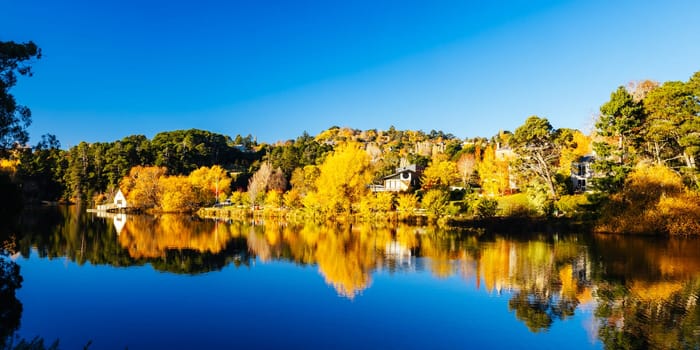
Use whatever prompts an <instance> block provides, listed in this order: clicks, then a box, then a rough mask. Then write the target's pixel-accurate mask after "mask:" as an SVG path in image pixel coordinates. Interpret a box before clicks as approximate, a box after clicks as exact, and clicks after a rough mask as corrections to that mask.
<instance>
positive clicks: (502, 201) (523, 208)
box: [497, 193, 536, 217]
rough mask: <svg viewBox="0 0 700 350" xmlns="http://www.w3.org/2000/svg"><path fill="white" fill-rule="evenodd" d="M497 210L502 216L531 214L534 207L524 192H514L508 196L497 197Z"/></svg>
mask: <svg viewBox="0 0 700 350" xmlns="http://www.w3.org/2000/svg"><path fill="white" fill-rule="evenodd" d="M497 201H498V211H499V212H500V213H501V215H503V216H511V217H518V216H524V217H527V216H533V215H534V214H535V212H536V208H534V207H533V206H532V203H531V202H530V199H529V198H528V195H527V194H526V193H516V194H512V195H509V196H502V197H499V198H498V199H497Z"/></svg>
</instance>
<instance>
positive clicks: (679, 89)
mask: <svg viewBox="0 0 700 350" xmlns="http://www.w3.org/2000/svg"><path fill="white" fill-rule="evenodd" d="M691 80H692V78H691ZM698 96H700V91H697V90H696V89H694V88H693V83H692V81H691V82H689V83H683V82H680V81H669V82H666V83H664V84H663V85H662V86H660V87H658V88H656V89H654V90H652V91H651V92H649V93H648V94H647V96H646V98H645V99H644V108H645V109H646V111H647V113H648V114H649V116H648V119H647V123H646V128H645V135H644V136H645V139H646V141H647V143H648V144H649V147H647V149H648V150H649V152H648V153H651V157H652V158H653V159H654V161H655V162H656V163H657V164H664V165H667V166H671V167H676V165H682V166H684V167H685V168H687V169H688V170H689V172H690V173H691V176H692V177H693V178H695V172H696V159H697V158H698V155H699V154H700V99H699V97H698ZM695 182H697V180H695Z"/></svg>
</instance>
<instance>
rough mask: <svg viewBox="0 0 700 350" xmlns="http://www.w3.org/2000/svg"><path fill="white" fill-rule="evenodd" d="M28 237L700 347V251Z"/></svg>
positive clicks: (461, 238) (426, 233) (50, 230)
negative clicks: (404, 278) (492, 300)
mask: <svg viewBox="0 0 700 350" xmlns="http://www.w3.org/2000/svg"><path fill="white" fill-rule="evenodd" d="M46 218H49V219H48V221H49V222H48V223H47V222H46V221H47V219H46ZM51 220H53V221H51ZM28 227H29V228H28V229H26V230H25V231H24V232H22V233H21V235H18V237H21V238H20V239H19V240H18V244H19V246H18V249H19V251H21V252H22V254H23V255H28V254H30V251H31V249H35V250H36V251H37V252H38V254H39V255H40V256H66V257H68V258H70V259H71V260H73V261H76V262H78V263H79V264H83V263H85V262H90V263H92V264H110V265H115V266H128V265H142V264H146V263H148V264H150V265H152V266H153V267H154V268H155V269H158V270H162V271H170V272H174V273H186V274H196V273H202V272H207V271H213V270H220V269H222V268H224V267H226V266H228V265H234V266H250V265H251V264H252V262H253V260H257V261H260V262H267V261H279V260H282V261H291V262H294V263H296V264H300V265H315V266H317V268H318V271H319V273H320V274H321V275H322V276H323V277H324V279H325V281H326V283H327V284H328V285H329V286H331V287H332V288H334V289H335V291H336V293H338V295H340V296H343V297H347V298H350V299H352V298H357V297H358V295H360V294H361V293H362V292H363V291H364V290H365V289H367V288H369V287H370V285H371V284H372V275H373V274H374V273H375V272H377V271H388V272H389V273H413V272H416V271H426V272H429V273H431V274H432V275H433V276H435V277H436V278H446V277H452V276H459V277H460V278H462V279H464V280H465V281H467V282H469V283H472V282H473V283H474V284H475V286H476V288H478V289H481V290H484V291H485V292H487V293H492V294H496V295H503V296H507V297H508V298H509V299H510V300H509V302H508V309H509V310H510V312H512V313H513V315H514V317H516V318H517V319H518V320H521V321H522V322H523V324H524V326H525V327H527V328H528V329H529V330H530V331H532V332H540V331H545V330H547V329H549V328H550V327H551V326H552V324H554V323H555V322H558V321H560V320H566V319H568V318H570V317H572V316H573V315H574V314H575V313H576V312H577V310H580V309H581V308H586V309H590V310H595V312H594V317H595V319H593V322H595V323H596V324H597V326H596V327H594V329H597V332H598V335H599V337H600V338H601V340H602V341H603V342H604V343H605V344H606V346H607V347H610V348H638V347H652V348H653V347H656V348H669V347H673V348H684V347H686V348H687V347H689V348H697V347H699V346H700V341H699V340H698V337H699V335H700V310H698V309H697V307H696V304H697V297H698V293H700V277H699V274H698V272H700V256H698V253H697V252H699V251H700V241H695V240H654V241H650V240H648V239H639V238H633V237H610V236H591V235H576V234H569V235H557V234H542V235H538V234H525V233H524V234H522V235H520V236H518V237H512V236H502V235H498V234H495V233H490V232H483V231H482V232H462V233H460V232H453V231H446V230H442V229H439V228H436V227H412V226H406V225H397V226H385V227H376V226H371V225H364V224H359V225H315V224H307V225H302V226H294V225H290V224H285V223H280V222H266V223H265V224H264V225H261V224H260V223H249V222H233V223H228V222H216V221H203V220H200V219H197V218H192V217H186V216H178V215H162V216H159V217H147V216H128V218H127V220H126V221H125V222H124V223H123V227H121V228H120V229H119V230H117V228H114V227H113V226H112V220H103V219H98V218H95V217H93V216H90V215H84V214H80V213H79V212H77V211H76V212H69V211H65V210H64V212H62V213H61V214H60V215H54V216H51V215H49V216H45V217H44V221H42V222H33V223H31V222H30V225H28ZM5 271H9V273H10V275H12V270H11V269H9V270H8V269H5ZM9 280H10V281H12V279H11V278H10V279H9ZM8 300H11V299H8ZM20 305H21V304H20ZM3 310H12V308H10V307H8V308H3ZM3 322H5V321H4V319H3ZM10 327H11V325H8V326H3V329H9V328H10Z"/></svg>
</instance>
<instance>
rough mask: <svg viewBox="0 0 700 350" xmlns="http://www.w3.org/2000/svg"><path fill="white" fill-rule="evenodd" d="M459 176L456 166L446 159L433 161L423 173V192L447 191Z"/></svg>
mask: <svg viewBox="0 0 700 350" xmlns="http://www.w3.org/2000/svg"><path fill="white" fill-rule="evenodd" d="M457 179H459V175H458V173H457V165H456V164H455V163H454V162H452V161H450V160H447V159H439V158H438V159H433V161H432V162H431V163H430V165H429V166H428V167H427V168H425V170H424V171H423V177H422V179H421V182H422V186H423V189H424V190H429V189H443V190H444V189H447V188H448V187H449V186H450V185H451V184H453V183H454V182H455V181H456V180H457Z"/></svg>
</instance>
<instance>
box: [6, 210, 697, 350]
mask: <svg viewBox="0 0 700 350" xmlns="http://www.w3.org/2000/svg"><path fill="white" fill-rule="evenodd" d="M3 237H9V238H7V239H6V242H5V243H4V246H5V247H6V250H7V251H8V255H9V254H11V255H9V256H6V257H4V258H3V261H4V262H5V266H9V265H11V262H12V261H14V262H15V263H16V264H17V265H19V267H20V270H19V274H20V275H21V277H22V279H23V282H22V284H21V287H20V288H18V289H16V291H15V296H16V297H15V298H10V297H9V296H8V294H7V293H6V294H2V295H3V298H4V299H5V300H3V301H2V307H3V308H4V310H3V313H2V319H1V320H0V322H2V324H3V325H4V327H5V332H6V333H7V332H11V331H12V330H14V329H16V335H18V336H20V337H24V338H27V339H31V338H33V337H35V336H40V337H42V338H43V339H45V340H46V342H47V343H50V342H52V341H53V340H55V339H59V341H60V345H61V348H63V349H76V348H82V347H83V346H84V345H86V344H88V342H91V346H90V349H124V348H127V347H128V348H129V349H153V348H170V349H192V348H240V347H244V348H245V347H251V348H275V349H277V348H290V349H297V348H302V349H355V348H372V349H397V348H401V349H418V348H421V349H426V348H429V349H457V348H503V349H513V348H522V349H525V348H527V349H531V348H545V349H549V348H567V349H600V348H672V349H677V348H698V347H699V346H700V308H698V306H697V299H698V293H699V292H700V278H699V277H700V241H699V240H695V239H684V240H669V239H652V238H643V237H628V236H598V235H591V234H578V233H575V232H574V233H565V232H522V233H521V234H517V235H514V234H508V235H502V234H499V233H498V232H489V231H486V230H481V231H450V230H443V229H439V228H436V227H430V226H428V227H412V226H406V225H398V226H390V227H373V226H372V225H364V224H357V225H352V226H349V225H345V226H343V225H337V226H336V225H315V224H306V225H303V226H294V225H286V224H284V223H279V222H269V221H268V222H264V223H263V222H218V221H204V220H201V219H197V218H193V217H188V216H178V215H162V216H159V217H150V216H133V215H130V216H125V215H107V217H99V216H97V215H96V214H89V213H85V212H84V210H83V209H81V208H78V207H75V206H73V207H60V208H35V209H28V210H26V211H25V213H24V214H23V215H22V217H21V218H20V220H19V222H18V223H17V224H16V225H10V227H9V228H6V229H4V232H3ZM6 270H7V271H9V270H8V269H7V268H6ZM7 271H5V273H4V274H5V276H4V279H5V280H8V278H9V277H8V276H7V275H8V274H9V272H7ZM3 283H5V284H6V285H9V284H7V283H6V282H3ZM17 306H19V307H20V309H19V311H17Z"/></svg>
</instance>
